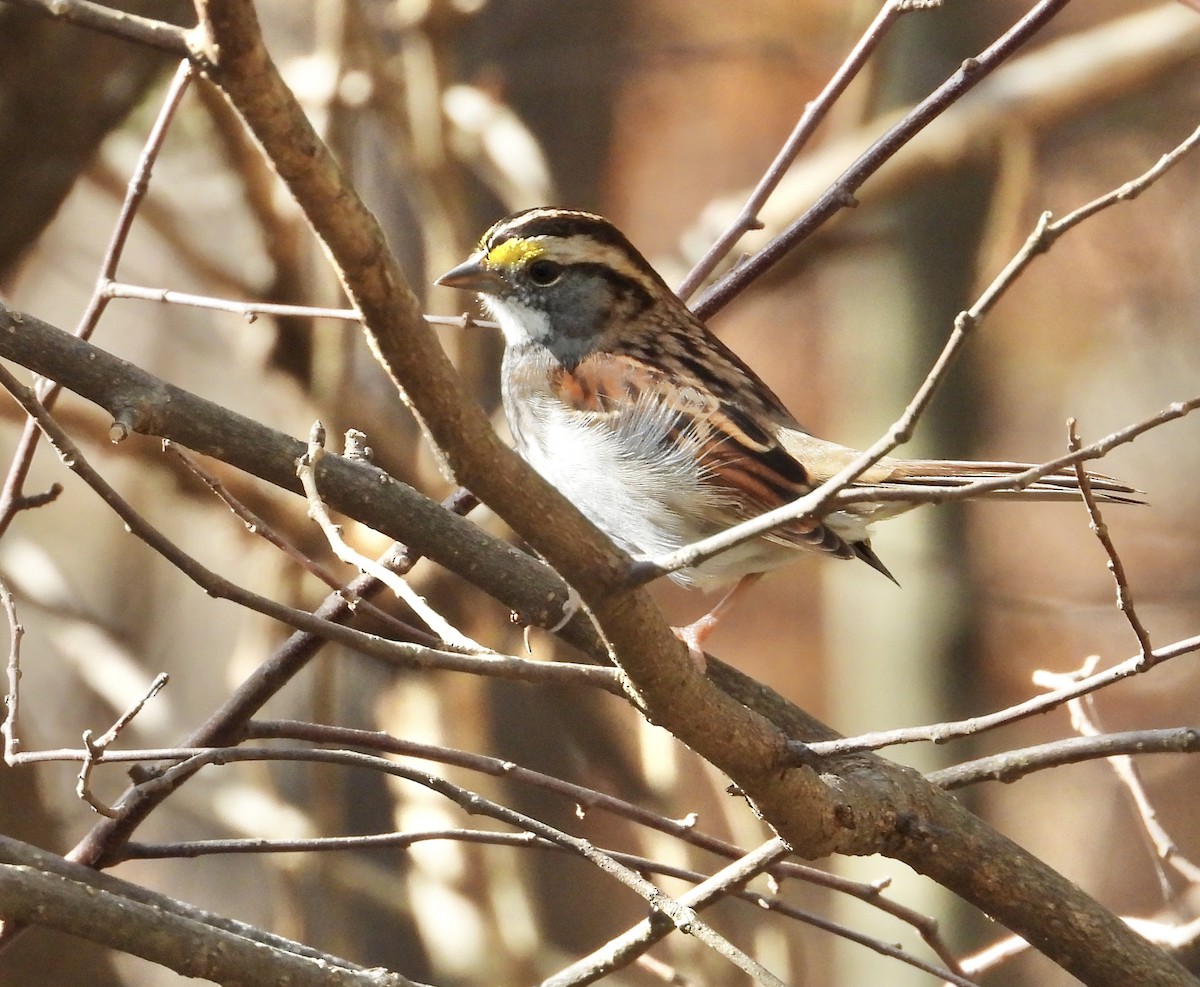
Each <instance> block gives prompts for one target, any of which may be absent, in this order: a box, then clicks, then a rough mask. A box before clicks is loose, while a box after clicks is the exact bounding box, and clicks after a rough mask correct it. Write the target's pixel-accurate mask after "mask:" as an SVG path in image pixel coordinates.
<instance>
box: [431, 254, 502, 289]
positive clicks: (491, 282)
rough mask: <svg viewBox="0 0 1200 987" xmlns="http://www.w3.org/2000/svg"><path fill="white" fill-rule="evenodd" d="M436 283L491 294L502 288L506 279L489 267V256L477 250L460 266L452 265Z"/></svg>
mask: <svg viewBox="0 0 1200 987" xmlns="http://www.w3.org/2000/svg"><path fill="white" fill-rule="evenodd" d="M434 284H440V285H442V286H443V287H446V288H463V289H465V290H466V291H482V292H484V293H485V294H490V293H495V292H496V291H498V290H499V289H500V288H501V286H502V285H503V284H504V279H503V278H502V277H500V275H499V274H498V273H497V272H496V271H494V270H492V269H491V268H489V267H488V264H487V257H486V256H485V255H484V254H483V253H482V252H477V253H474V254H472V255H471V256H470V257H468V258H467V259H466V260H465V261H463V262H462V263H461V264H459V265H458V267H452V268H451V269H450V270H448V271H447V272H446V273H445V274H443V275H442V276H441V277H440V278H438V279H437V280H436V281H435V282H434Z"/></svg>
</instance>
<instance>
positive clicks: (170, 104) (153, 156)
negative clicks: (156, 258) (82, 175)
mask: <svg viewBox="0 0 1200 987" xmlns="http://www.w3.org/2000/svg"><path fill="white" fill-rule="evenodd" d="M28 5H29V6H33V7H39V8H41V7H53V8H54V9H55V11H56V12H57V11H58V9H59V8H58V7H56V6H55V5H54V4H52V3H47V4H42V3H36V2H34V3H29V4H28ZM75 6H76V4H73V3H70V2H66V3H63V4H62V5H61V7H62V8H63V9H66V10H68V11H69V10H71V9H74V7H75ZM82 6H84V7H86V8H92V7H96V8H98V9H101V10H105V12H106V14H105V16H107V17H111V18H115V19H120V18H132V20H134V21H141V20H143V18H133V17H132V15H130V14H118V12H116V11H110V10H107V8H99V5H98V4H85V5H82ZM68 19H70V18H69V16H68ZM155 23H156V22H155ZM164 26H166V25H164ZM176 30H178V29H176ZM191 80H192V68H191V65H190V64H189V63H188V62H186V61H184V62H180V63H179V67H178V68H177V69H176V70H175V75H174V77H173V78H172V79H171V84H170V85H169V86H168V87H167V94H166V96H165V97H164V99H163V104H162V106H161V107H160V108H159V111H158V117H157V118H156V119H155V121H154V125H153V126H152V127H151V128H150V133H149V135H148V136H147V137H146V143H145V145H144V146H143V147H142V153H141V156H140V157H139V158H138V162H137V165H136V167H135V168H134V171H133V174H132V175H131V176H130V179H129V185H128V187H127V188H126V191H125V199H124V201H123V202H122V203H121V211H120V213H119V214H118V216H117V221H116V224H115V225H114V227H113V232H112V236H111V237H110V238H109V242H108V247H107V248H106V250H105V252H104V259H103V261H102V262H101V265H100V274H99V276H98V278H97V282H96V289H95V290H94V291H93V292H92V296H91V299H90V300H89V302H88V306H87V308H86V309H85V311H84V313H83V316H82V317H81V319H80V321H79V325H78V326H77V327H76V329H75V335H76V336H78V337H79V338H80V339H90V338H91V335H92V333H93V332H94V331H95V328H96V325H97V323H98V322H99V321H100V316H101V315H102V314H103V313H104V309H105V306H107V304H108V300H107V299H106V298H105V297H104V294H103V291H102V290H101V289H102V286H103V285H104V284H105V283H106V282H108V281H110V280H111V279H112V278H113V276H114V275H115V274H116V270H117V265H118V264H119V263H120V260H121V255H122V253H123V252H124V250H125V243H126V241H127V240H128V238H129V231H130V229H131V228H132V226H133V219H134V216H135V215H136V214H137V210H138V207H139V206H140V205H141V203H142V200H143V199H144V198H145V195H146V190H147V188H149V184H150V174H151V172H152V171H153V170H154V164H155V162H156V161H157V160H158V155H159V152H160V151H161V150H162V146H163V141H164V140H165V139H166V136H167V130H168V129H169V128H170V126H171V121H172V120H174V118H175V113H176V111H177V110H178V109H179V105H180V103H181V102H182V101H183V97H184V94H185V93H186V92H187V89H188V85H189V84H190V83H191ZM61 390H62V385H61V384H57V383H52V382H50V381H42V382H40V383H39V384H38V387H37V391H36V393H37V395H38V398H39V399H40V400H41V401H42V403H43V404H44V405H45V406H46V408H47V409H52V408H53V407H54V403H55V401H57V400H58V395H59V393H60V392H61ZM37 436H38V430H37V426H36V425H35V424H34V422H33V420H32V419H27V420H26V422H25V428H24V430H23V431H22V433H21V438H20V439H19V440H18V442H17V447H16V449H15V451H14V452H13V458H12V463H11V465H10V466H9V468H8V475H7V476H6V477H5V479H4V485H3V487H2V488H0V537H3V535H4V532H5V531H7V530H8V526H9V525H10V524H12V521H13V518H14V517H15V516H16V515H17V513H18V512H19V511H20V510H21V509H22V508H25V507H28V506H29V505H30V503H31V499H30V498H28V497H25V496H24V494H23V492H22V490H23V487H24V484H25V480H26V478H27V477H28V475H29V469H30V467H31V466H32V465H33V456H34V453H35V451H36V448H37V447H36V442H37Z"/></svg>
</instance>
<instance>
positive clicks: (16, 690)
mask: <svg viewBox="0 0 1200 987" xmlns="http://www.w3.org/2000/svg"><path fill="white" fill-rule="evenodd" d="M0 604H3V606H4V613H5V616H7V617H8V642H9V643H8V661H7V662H6V663H5V667H6V668H7V678H8V689H7V690H6V691H5V693H4V725H3V728H2V730H3V733H4V763H5V764H7V765H8V766H9V767H10V768H11V767H12V766H13V765H14V764H15V763H16V760H17V757H18V755H19V753H20V750H21V740H20V737H19V736H18V733H17V731H18V719H19V715H20V704H21V638H23V637H24V636H25V628H24V627H23V626H21V621H20V620H19V619H18V617H17V603H16V601H15V600H14V599H13V595H12V591H11V590H10V589H9V588H8V584H7V583H5V582H4V581H3V580H0Z"/></svg>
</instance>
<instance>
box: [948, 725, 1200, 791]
mask: <svg viewBox="0 0 1200 987" xmlns="http://www.w3.org/2000/svg"><path fill="white" fill-rule="evenodd" d="M1198 752H1200V728H1196V727H1163V728H1161V729H1157V730H1129V731H1126V732H1124V733H1106V734H1102V735H1100V736H1096V737H1067V738H1065V739H1063V740H1053V741H1050V742H1049V743H1046V744H1038V745H1037V746H1035V747H1023V748H1020V749H1018V750H1009V751H1004V752H1003V753H1001V754H992V755H990V756H988V757H981V758H978V759H977V760H974V761H965V762H963V763H962V764H956V765H954V766H953V767H949V768H941V769H939V770H937V771H931V772H929V774H927V775H926V776H925V777H926V779H927V780H928V781H930V782H932V783H933V784H935V785H938V786H940V787H942V788H945V789H947V790H950V789H954V788H966V787H967V786H968V785H977V784H979V783H980V782H982V781H1003V782H1006V783H1007V782H1014V781H1017V780H1018V779H1020V778H1024V777H1025V776H1026V775H1028V774H1033V773H1034V772H1035V771H1045V770H1046V769H1047V768H1058V767H1062V766H1063V765H1067V764H1080V763H1082V762H1084V761H1094V760H1096V759H1097V758H1102V757H1112V756H1113V755H1115V754H1195V753H1198Z"/></svg>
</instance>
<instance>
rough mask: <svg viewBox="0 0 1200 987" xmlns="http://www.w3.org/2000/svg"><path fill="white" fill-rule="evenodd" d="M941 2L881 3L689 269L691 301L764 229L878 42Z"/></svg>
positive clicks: (684, 286) (686, 292)
mask: <svg viewBox="0 0 1200 987" xmlns="http://www.w3.org/2000/svg"><path fill="white" fill-rule="evenodd" d="M940 5H941V0H934V2H933V3H928V4H914V3H912V0H886V2H885V3H884V5H883V6H882V7H881V8H880V9H879V13H878V14H876V15H875V18H874V20H872V21H871V23H870V24H869V25H867V29H866V30H865V31H864V32H863V34H862V37H861V38H859V39H858V42H857V44H855V46H854V47H853V48H852V49H851V50H850V54H849V55H847V56H846V59H845V61H843V62H842V64H841V65H840V66H839V67H838V69H837V71H836V72H834V74H833V76H832V77H831V78H830V80H829V82H827V83H826V84H825V88H824V89H822V90H821V92H820V93H819V94H818V95H817V96H816V98H814V99H813V100H811V101H810V102H809V103H808V104H807V105H806V106H805V107H804V112H803V113H802V114H801V116H800V120H799V121H798V122H797V123H796V127H795V129H794V130H793V131H792V133H791V135H790V136H789V137H788V139H787V140H786V141H785V142H784V145H783V147H781V148H780V149H779V153H778V154H777V155H776V156H775V160H774V161H772V162H771V164H770V165H769V166H768V168H767V170H766V172H765V173H764V174H763V177H762V178H761V179H759V182H758V184H757V185H756V186H755V187H754V190H753V191H752V192H751V193H750V196H749V198H748V199H746V201H745V203H743V205H742V207H741V209H740V210H739V212H738V214H737V216H736V217H734V220H733V222H732V223H730V224H729V226H728V227H726V229H725V231H724V232H723V233H721V235H720V236H719V237H717V239H716V240H715V241H714V242H713V244H712V245H711V246H710V247H709V248H708V250H707V251H705V253H704V256H703V257H701V258H700V260H698V261H697V262H696V264H695V266H693V267H692V269H691V271H689V272H688V275H687V277H686V278H684V279H683V282H682V283H681V284H680V285H679V288H678V290H677V292H676V293H677V294H678V295H679V297H680V298H682V299H683V300H684V301H687V300H688V299H689V298H690V297H691V296H692V295H693V294H694V293H695V291H696V289H697V288H699V287H700V285H701V284H703V282H704V279H705V278H707V277H708V276H709V275H710V274H711V273H712V272H713V270H714V269H715V268H716V266H717V265H718V264H719V263H720V262H721V261H722V260H723V259H724V258H725V257H726V255H728V253H729V251H730V250H732V249H733V247H734V245H735V244H736V243H737V242H738V240H739V239H740V238H741V237H742V235H743V234H744V233H748V232H749V231H750V230H755V229H759V228H761V226H762V221H761V220H760V219H759V218H758V211H759V210H760V209H761V208H762V207H763V204H764V203H765V202H766V201H767V199H768V198H769V197H770V195H771V193H772V192H774V191H775V189H776V187H777V186H778V185H779V183H780V181H781V180H782V179H783V176H784V175H785V174H786V173H787V170H788V168H790V167H791V165H792V162H793V161H795V160H796V156H797V155H798V154H799V153H800V152H801V151H802V150H803V149H804V146H805V144H807V143H808V141H809V139H810V138H811V137H812V135H813V133H814V131H816V129H817V127H818V126H819V125H820V123H821V121H822V120H824V119H825V117H826V116H827V115H828V113H829V111H830V109H832V107H833V104H834V103H835V102H836V101H837V100H838V98H839V97H840V96H841V95H842V93H844V92H845V91H846V87H847V86H849V85H850V83H851V82H852V81H854V79H855V78H856V77H857V75H858V74H859V72H861V71H862V69H863V67H864V66H865V65H866V63H867V60H868V59H869V58H870V57H871V55H872V54H873V53H874V51H875V49H876V48H878V47H879V43H880V42H881V41H883V39H884V37H885V36H886V35H887V32H888V31H889V30H890V29H891V27H892V24H893V23H894V22H895V21H896V20H898V19H899V18H900V17H901V16H902V15H904V14H907V13H910V12H911V11H913V10H921V9H928V8H931V7H936V6H940Z"/></svg>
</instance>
